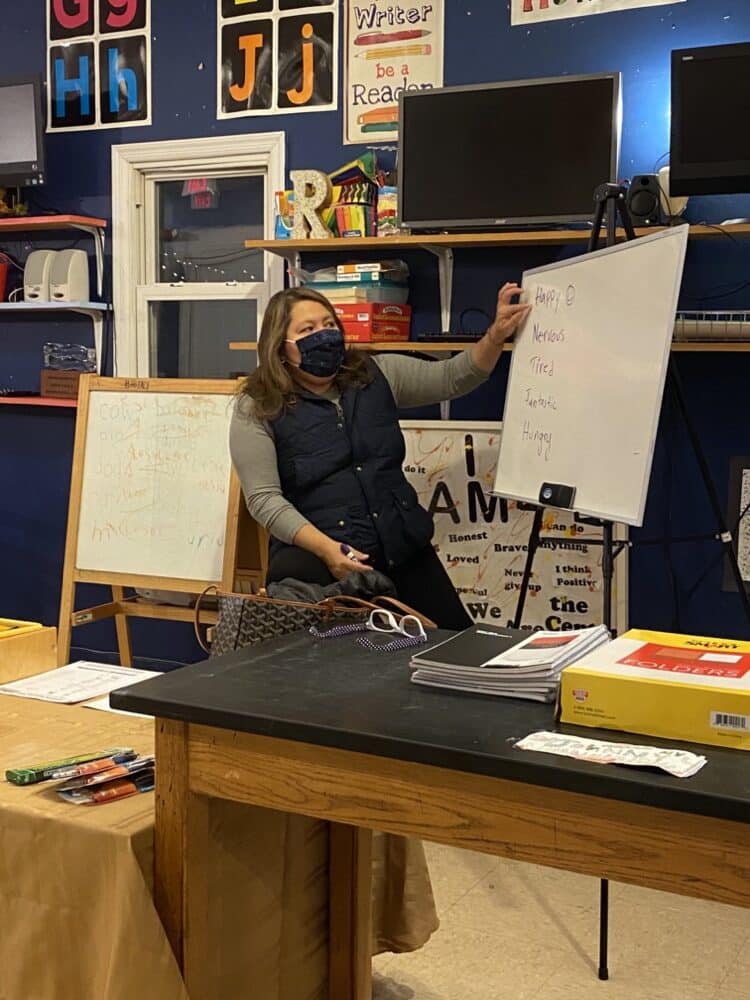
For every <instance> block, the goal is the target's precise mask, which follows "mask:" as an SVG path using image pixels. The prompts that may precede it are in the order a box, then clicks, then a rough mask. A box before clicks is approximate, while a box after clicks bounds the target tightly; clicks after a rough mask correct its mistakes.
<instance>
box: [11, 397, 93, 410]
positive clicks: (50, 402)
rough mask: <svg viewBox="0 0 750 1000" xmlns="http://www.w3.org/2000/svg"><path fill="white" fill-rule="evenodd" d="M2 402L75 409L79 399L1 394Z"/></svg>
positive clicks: (15, 404)
mask: <svg viewBox="0 0 750 1000" xmlns="http://www.w3.org/2000/svg"><path fill="white" fill-rule="evenodd" d="M0 404H5V405H6V406H52V407H62V408H64V409H75V407H77V406H78V400H77V399H57V398H55V397H53V396H0Z"/></svg>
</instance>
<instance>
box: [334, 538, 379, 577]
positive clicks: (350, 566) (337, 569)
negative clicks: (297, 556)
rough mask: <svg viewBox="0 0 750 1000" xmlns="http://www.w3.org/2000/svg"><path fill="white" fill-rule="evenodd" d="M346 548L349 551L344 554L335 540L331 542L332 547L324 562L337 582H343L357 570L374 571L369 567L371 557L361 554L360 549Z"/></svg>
mask: <svg viewBox="0 0 750 1000" xmlns="http://www.w3.org/2000/svg"><path fill="white" fill-rule="evenodd" d="M346 548H347V550H348V551H347V553H344V552H343V551H342V546H341V545H340V544H339V543H338V542H334V541H333V540H331V544H330V547H327V548H326V552H325V554H324V556H323V561H324V562H325V564H326V566H327V567H328V569H329V570H330V572H331V575H332V576H334V577H335V578H336V579H337V580H343V579H344V577H345V576H348V574H349V573H355V572H356V571H357V570H368V569H372V567H371V566H368V565H367V562H368V560H369V558H370V557H369V556H368V555H367V553H366V552H360V551H359V550H358V549H353V548H351V546H346Z"/></svg>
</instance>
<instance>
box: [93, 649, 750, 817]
mask: <svg viewBox="0 0 750 1000" xmlns="http://www.w3.org/2000/svg"><path fill="white" fill-rule="evenodd" d="M446 634H447V633H435V636H436V638H444V637H445V635H446ZM410 652H411V651H409V650H406V651H404V652H401V653H393V654H382V653H374V652H368V651H366V650H364V649H362V647H360V646H358V645H357V643H356V641H355V637H354V636H346V637H343V638H339V639H327V640H318V641H316V640H314V639H312V638H311V637H310V636H309V635H307V634H306V633H302V632H298V633H294V634H293V635H290V636H285V637H283V638H280V639H274V640H272V641H271V642H267V643H263V644H262V645H259V646H251V647H248V648H246V649H244V650H240V651H238V652H236V653H230V654H228V655H227V656H222V657H217V658H216V659H215V660H206V661H204V662H203V663H196V664H193V665H191V666H187V667H183V668H181V669H180V670H175V671H172V672H171V673H167V674H164V675H163V676H161V677H156V678H153V679H152V680H148V681H144V682H142V683H141V684H137V685H133V686H132V687H129V688H122V689H121V690H119V691H116V692H113V693H112V695H111V696H110V701H111V704H112V706H113V707H114V708H119V709H126V710H130V711H133V712H143V713H145V714H147V715H154V716H158V717H160V718H165V719H174V720H177V721H181V722H192V723H199V724H202V725H206V726H216V727H218V728H221V729H232V730H238V731H241V732H248V733H256V734H260V735H263V736H272V737H276V738H278V739H285V740H292V741H299V742H304V743H311V744H316V745H319V746H327V747H337V748H339V749H343V750H352V751H357V752H360V753H365V754H373V755H375V756H380V757H390V758H395V759H397V760H403V761H410V762H416V763H420V764H429V765H432V766H435V767H444V768H450V769H452V770H455V771H467V772H469V773H473V774H483V775H489V776H491V777H497V778H504V779H508V780H511V781H522V782H525V783H527V784H532V785H542V786H546V787H551V788H560V789H564V790H566V791H571V792H579V793H583V794H587V795H596V796H599V797H603V798H613V799H619V800H621V801H626V802H635V803H640V804H643V805H651V806H658V807H661V808H665V809H673V810H678V811H681V812H688V813H697V814H702V815H706V816H714V817H720V818H725V819H733V820H739V821H740V822H748V821H750V753H748V752H745V751H741V750H725V749H723V748H718V747H702V746H696V745H695V744H688V743H677V742H675V741H672V740H670V741H664V740H656V739H653V738H652V737H642V736H632V735H629V734H625V733H613V732H609V731H606V730H595V729H582V728H580V727H576V726H562V725H559V724H558V725H556V724H555V720H554V708H553V706H551V705H543V704H539V703H536V702H526V701H521V700H518V699H506V698H495V697H487V696H482V695H472V694H466V693H463V692H453V691H447V690H439V689H430V688H425V687H422V686H421V685H417V684H412V683H411V682H410V680H409V674H410V671H409V668H408V662H409V659H410ZM552 729H558V730H560V731H563V732H569V733H574V734H577V735H580V736H586V737H589V738H591V739H605V740H610V739H611V740H617V741H619V742H624V743H641V744H647V745H650V746H672V747H679V748H682V749H686V750H692V751H693V752H697V753H703V754H705V755H706V757H707V758H708V763H707V764H706V765H705V767H704V768H703V770H702V771H700V772H699V773H698V774H697V775H694V776H693V777H692V778H682V779H680V778H672V777H670V776H669V775H666V774H662V773H661V772H656V771H654V772H651V771H645V770H643V769H636V768H626V767H615V766H613V765H596V764H590V763H588V762H585V761H576V760H572V759H568V758H565V757H555V756H553V755H551V754H543V753H533V752H529V751H524V750H518V749H516V748H515V747H514V745H513V744H514V743H515V741H516V740H519V739H521V738H523V737H524V736H528V735H529V733H533V732H537V731H538V730H552Z"/></svg>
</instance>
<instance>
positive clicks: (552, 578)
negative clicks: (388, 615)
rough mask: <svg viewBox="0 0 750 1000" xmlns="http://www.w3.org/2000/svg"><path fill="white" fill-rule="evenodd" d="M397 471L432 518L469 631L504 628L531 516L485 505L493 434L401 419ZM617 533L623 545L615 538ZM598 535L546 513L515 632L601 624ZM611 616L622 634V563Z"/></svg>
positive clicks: (476, 425)
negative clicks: (402, 451)
mask: <svg viewBox="0 0 750 1000" xmlns="http://www.w3.org/2000/svg"><path fill="white" fill-rule="evenodd" d="M401 428H402V430H403V432H404V439H405V441H406V461H405V463H404V472H405V474H406V478H407V479H408V480H409V482H410V483H411V484H412V486H413V487H414V489H415V490H416V491H417V495H418V496H419V502H420V503H421V504H422V506H423V507H425V508H426V509H427V510H429V511H430V513H431V514H432V516H433V519H434V522H435V536H434V538H433V545H434V546H435V548H436V550H437V553H438V556H439V558H440V561H441V562H442V563H443V565H444V566H445V568H446V570H447V572H448V576H449V577H450V578H451V581H452V582H453V585H454V587H455V588H456V590H457V591H458V593H459V596H460V597H461V600H462V601H463V604H464V607H465V608H466V610H467V611H468V613H469V615H470V616H471V618H472V620H473V621H475V622H490V623H494V624H496V625H502V626H509V625H510V624H511V623H512V620H513V617H514V615H515V612H516V604H517V602H518V594H519V590H520V587H521V581H522V578H523V571H524V566H525V563H526V553H527V547H528V541H529V535H530V533H531V525H532V521H533V517H534V515H533V513H532V512H531V510H528V509H527V510H524V509H522V506H520V505H519V504H518V503H516V502H515V501H513V500H506V499H503V498H501V497H496V496H492V485H493V483H494V480H495V469H496V465H497V456H498V448H499V443H500V435H501V426H500V424H497V423H484V422H471V423H469V422H461V421H440V420H434V421H429V420H428V421H424V420H403V421H401ZM619 530H622V537H625V535H624V529H619V528H618V531H619ZM592 538H593V539H601V530H600V529H597V528H594V527H591V526H589V525H582V524H580V523H578V522H577V521H576V520H575V518H574V516H573V514H572V513H570V512H568V511H558V510H551V509H548V510H546V511H545V517H544V524H543V528H542V545H541V548H540V549H539V550H538V551H537V553H536V557H535V560H534V567H533V573H532V577H531V584H530V586H529V591H528V597H527V601H526V608H525V612H524V619H523V626H524V627H525V628H528V627H533V628H545V629H551V630H553V631H558V630H560V631H569V630H571V629H578V628H587V627H588V626H590V625H600V624H601V622H602V613H603V601H602V567H601V558H602V548H601V545H596V544H588V543H587V542H586V539H592ZM614 591H615V596H616V608H615V609H614V611H615V613H614V615H613V619H614V623H615V626H616V627H617V628H618V629H623V628H627V555H626V554H625V553H622V554H621V555H620V556H618V558H617V561H616V563H615V581H614Z"/></svg>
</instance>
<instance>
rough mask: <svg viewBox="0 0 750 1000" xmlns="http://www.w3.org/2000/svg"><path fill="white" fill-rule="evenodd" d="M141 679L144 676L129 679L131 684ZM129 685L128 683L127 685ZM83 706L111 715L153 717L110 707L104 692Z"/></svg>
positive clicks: (147, 672)
mask: <svg viewBox="0 0 750 1000" xmlns="http://www.w3.org/2000/svg"><path fill="white" fill-rule="evenodd" d="M135 672H136V673H139V674H140V673H143V674H150V673H151V671H149V670H137V671H135ZM142 680H144V681H145V680H147V678H146V677H141V678H139V679H138V680H134V681H131V683H132V684H138V683H139V682H140V681H142ZM128 686H129V685H128ZM83 707H84V708H95V709H96V710H97V711H99V712H111V713H112V714H113V715H129V716H131V717H132V718H134V719H153V715H144V714H143V713H142V712H126V711H125V709H124V708H112V706H111V705H110V703H109V695H108V694H105V695H104V697H103V698H97V699H96V701H90V702H88V703H87V704H86V705H84V706H83Z"/></svg>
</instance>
